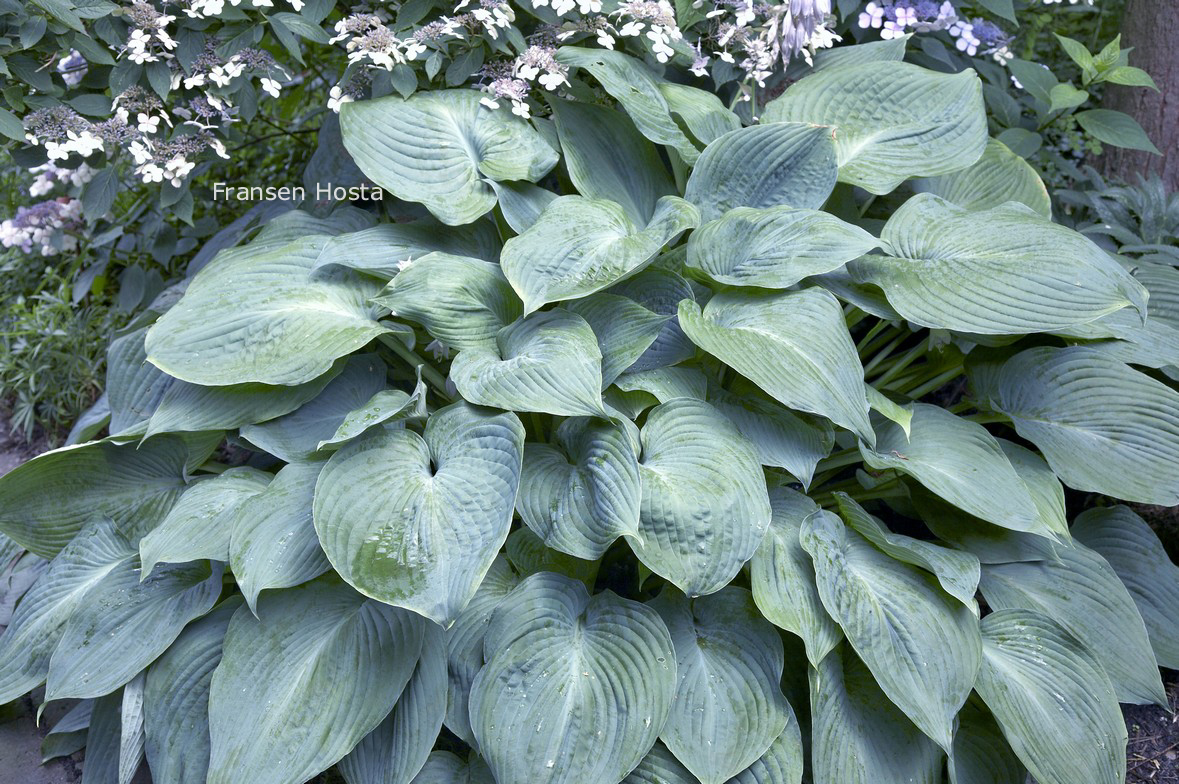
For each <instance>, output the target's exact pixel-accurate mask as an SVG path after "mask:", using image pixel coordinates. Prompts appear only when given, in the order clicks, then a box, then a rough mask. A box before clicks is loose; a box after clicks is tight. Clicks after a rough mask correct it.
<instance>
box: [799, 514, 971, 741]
mask: <svg viewBox="0 0 1179 784" xmlns="http://www.w3.org/2000/svg"><path fill="white" fill-rule="evenodd" d="M801 542H802V546H803V548H804V549H805V550H806V551H807V552H808V553H810V554H811V558H812V559H813V561H814V565H815V575H816V577H817V580H818V586H819V596H820V597H821V598H822V600H823V606H824V607H826V608H827V612H828V613H830V615H831V617H832V618H834V619H835V621H836V623H838V624H839V625H840V627H841V628H842V629H843V633H844V634H845V635H847V639H848V641H849V642H850V643H851V646H852V647H853V648H854V649H855V651H856V653H857V654H858V655H859V657H860V658H861V659H863V660H864V664H865V665H867V667H868V668H869V669H870V670H871V671H872V675H873V676H875V678H876V681H877V683H879V685H880V688H881V689H882V690H883V691H884V693H885V694H887V695H888V698H889V699H890V700H891V701H892V702H893V703H894V704H895V705H896V706H897V707H899V708H900V709H901V710H902V711H903V712H904V714H905V715H906V716H908V717H909V719H910V720H911V721H912V722H913V723H914V724H916V725H917V726H918V727H919V728H920V729H921V731H922V732H924V733H925V734H926V735H927V736H929V737H930V738H931V739H933V740H934V741H935V742H936V743H937V744H938V745H939V746H941V747H942V748H943V749H947V750H948V749H949V748H950V742H951V739H952V737H953V722H954V715H955V714H956V713H957V712H958V709H959V708H961V707H962V705H963V704H964V703H965V702H966V698H967V696H969V694H970V689H971V686H972V685H973V684H974V678H975V675H976V674H977V673H978V667H979V659H980V656H981V653H980V642H979V633H978V620H977V619H976V618H975V616H974V614H973V612H972V611H971V610H970V609H968V608H967V607H965V606H964V605H963V604H962V603H961V602H959V601H958V600H956V599H954V598H952V597H950V596H949V595H948V594H946V593H945V592H944V591H942V589H941V587H940V586H939V585H938V583H937V580H936V579H935V578H934V577H933V576H932V575H930V574H928V573H926V572H924V571H922V570H919V569H917V568H916V567H913V566H910V565H909V564H906V563H902V562H900V561H897V560H895V559H893V558H890V557H889V556H887V555H885V554H884V553H882V552H880V551H879V550H877V549H876V548H875V547H874V546H872V545H871V544H870V543H869V542H868V540H866V539H865V538H863V537H862V536H861V535H860V534H858V533H856V532H855V531H854V530H851V529H849V528H848V527H846V526H845V525H844V524H843V523H842V521H840V519H839V518H838V517H837V516H835V515H834V514H832V513H830V512H826V511H821V512H819V513H817V514H813V515H811V516H809V517H808V518H807V519H806V520H805V521H804V522H803V526H802V531H801ZM897 639H903V640H905V641H906V643H905V644H904V645H896V644H894V643H893V640H897Z"/></svg>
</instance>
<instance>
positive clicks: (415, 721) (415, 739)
mask: <svg viewBox="0 0 1179 784" xmlns="http://www.w3.org/2000/svg"><path fill="white" fill-rule="evenodd" d="M423 634H424V636H423V638H422V653H421V656H420V658H419V659H418V663H417V667H416V668H415V669H414V671H413V675H412V676H411V677H410V679H409V683H407V684H406V685H405V691H404V692H402V694H401V697H400V698H398V700H397V705H396V707H394V708H393V712H392V713H390V714H389V715H388V716H387V717H386V718H385V720H384V721H382V722H381V723H380V725H378V726H377V728H376V729H375V730H373V731H372V732H370V733H369V734H368V735H366V736H365V737H364V740H362V741H360V743H359V744H357V746H356V748H354V749H353V750H352V751H350V752H348V756H346V757H344V759H342V760H340V764H339V771H340V773H341V774H342V775H343V776H344V781H346V782H348V784H410V782H411V781H413V779H414V776H416V775H417V774H418V771H420V770H421V769H422V766H423V765H425V764H426V760H427V758H428V757H429V756H430V749H432V748H434V741H436V740H437V739H438V731H439V730H441V729H442V717H443V716H444V715H445V714H446V635H445V632H443V631H442V628H441V627H439V626H437V625H435V624H425V628H424V629H423Z"/></svg>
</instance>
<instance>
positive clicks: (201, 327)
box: [146, 236, 388, 386]
mask: <svg viewBox="0 0 1179 784" xmlns="http://www.w3.org/2000/svg"><path fill="white" fill-rule="evenodd" d="M327 239H328V238H327V237H326V236H312V237H304V238H303V239H299V240H295V241H294V242H292V243H290V244H289V245H284V246H281V247H278V248H272V249H266V250H258V251H254V250H253V249H252V248H250V246H246V247H245V248H243V249H241V252H239V253H237V254H235V255H233V256H225V255H224V254H223V255H220V256H218V257H217V258H216V259H214V260H213V261H212V262H211V263H210V264H209V265H208V266H207V267H205V268H204V269H202V270H201V271H200V272H199V273H198V274H197V275H196V277H194V278H193V279H192V281H191V282H190V283H189V284H188V289H187V290H186V291H185V293H184V297H183V298H182V299H181V300H180V302H178V303H176V305H174V306H173V307H172V309H171V310H169V311H168V312H167V313H165V314H164V315H163V316H162V317H160V320H159V321H157V322H156V323H155V325H154V326H153V327H152V328H151V330H149V331H148V333H147V340H146V346H147V356H148V359H150V360H151V362H152V363H153V364H154V365H156V366H157V367H159V368H161V369H162V370H164V371H165V372H166V373H168V374H169V375H172V376H175V377H176V378H179V379H181V380H183V381H188V382H190V383H193V384H203V385H207V386H224V385H228V384H242V383H246V382H256V383H259V384H283V385H295V384H304V383H307V382H308V381H311V380H313V379H316V378H318V377H320V376H322V375H323V374H324V373H326V372H328V370H329V369H330V368H331V366H332V364H333V363H334V362H335V361H336V359H337V358H338V357H342V356H344V355H345V354H349V353H351V352H353V351H355V350H356V349H358V348H360V347H361V346H363V345H365V344H366V343H368V342H369V341H370V340H372V339H373V338H374V337H376V336H377V335H380V334H381V333H383V332H386V331H388V330H387V328H386V327H383V326H381V325H380V324H379V323H377V321H376V319H375V316H376V315H377V311H376V310H375V309H374V307H373V305H371V304H370V303H369V298H370V297H372V296H373V295H375V294H376V293H377V291H378V290H379V284H378V283H376V282H375V281H373V280H371V279H366V278H362V277H360V276H359V275H357V274H355V273H353V272H351V271H349V270H345V269H342V268H333V269H332V270H325V271H322V272H319V273H316V274H315V275H312V274H311V269H312V266H313V265H314V264H315V260H316V259H317V258H318V257H319V253H320V251H321V250H322V249H323V246H324V243H325V242H326V241H327ZM293 345H294V346H298V347H299V350H298V351H291V350H290V347H291V346H293Z"/></svg>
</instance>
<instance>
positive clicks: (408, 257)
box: [312, 219, 502, 282]
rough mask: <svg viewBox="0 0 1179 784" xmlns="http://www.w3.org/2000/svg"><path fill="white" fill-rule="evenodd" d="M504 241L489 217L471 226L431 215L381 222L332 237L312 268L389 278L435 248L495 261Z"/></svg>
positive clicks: (387, 279)
mask: <svg viewBox="0 0 1179 784" xmlns="http://www.w3.org/2000/svg"><path fill="white" fill-rule="evenodd" d="M501 245H502V243H501V242H500V239H499V235H498V234H497V233H496V231H495V227H494V226H493V225H492V223H491V221H489V220H482V221H478V222H477V223H472V224H470V225H468V226H446V225H444V224H441V223H439V222H438V221H435V220H430V219H425V220H419V221H414V222H413V223H382V224H379V225H377V226H373V227H371V228H368V229H364V230H362V231H355V232H351V233H348V234H339V235H337V236H335V237H332V238H331V239H330V240H328V241H327V242H326V243H324V245H323V249H322V250H321V251H320V252H319V258H318V259H316V260H315V265H314V266H313V267H312V270H313V271H314V270H318V269H320V268H322V267H326V266H330V265H333V264H338V265H341V266H344V267H348V268H349V269H354V270H356V271H358V272H362V273H364V274H366V275H371V276H373V277H374V278H377V279H379V280H381V281H382V282H387V281H389V280H391V279H392V278H393V277H394V276H395V275H397V273H398V272H400V271H401V270H403V269H404V268H405V265H406V264H408V263H410V262H411V261H413V260H415V259H418V258H420V257H422V256H426V255H427V254H430V253H433V252H434V251H440V252H442V253H446V254H450V255H454V256H468V257H471V258H476V259H482V260H484V261H495V260H496V259H498V258H499V251H500V247H501Z"/></svg>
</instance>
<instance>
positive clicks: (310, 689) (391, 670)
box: [208, 578, 426, 784]
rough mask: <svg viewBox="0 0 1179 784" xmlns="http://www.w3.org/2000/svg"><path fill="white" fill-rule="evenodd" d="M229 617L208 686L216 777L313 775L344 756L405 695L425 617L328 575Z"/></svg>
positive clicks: (220, 783) (223, 783) (273, 781)
mask: <svg viewBox="0 0 1179 784" xmlns="http://www.w3.org/2000/svg"><path fill="white" fill-rule="evenodd" d="M258 610H259V612H258V618H255V617H254V616H253V615H252V614H251V613H250V612H249V611H248V610H247V609H246V608H244V607H242V608H239V609H238V610H237V612H236V613H234V615H233V619H232V620H231V621H230V622H229V630H228V631H227V632H226V635H225V647H224V652H223V655H222V657H221V663H220V664H218V665H217V669H216V670H215V671H214V673H213V680H212V686H211V688H210V692H209V726H210V732H211V751H210V759H209V778H208V784H236V782H240V781H243V780H245V781H250V782H251V784H288V782H292V781H306V780H307V779H310V778H312V777H313V776H315V775H316V774H317V773H319V772H321V771H323V770H325V769H327V768H328V767H330V766H331V765H333V764H335V763H336V762H338V761H339V760H340V759H341V758H343V756H344V755H345V754H347V753H348V752H349V751H351V750H352V749H353V748H354V747H355V746H356V744H357V743H359V742H360V740H361V739H362V738H364V736H366V735H368V734H369V733H370V732H372V731H373V730H374V729H376V727H377V725H378V724H380V723H381V721H382V720H383V719H384V718H385V717H386V716H388V715H389V712H390V711H391V710H392V709H393V706H394V705H395V704H396V702H397V699H398V697H400V696H401V694H402V691H403V690H404V689H405V686H406V684H407V683H408V682H409V679H410V676H411V675H412V674H413V671H414V667H415V665H416V663H417V661H418V658H419V655H420V653H421V650H422V646H423V636H424V634H425V623H426V622H425V621H424V620H423V619H422V618H420V617H419V616H416V615H414V614H413V613H410V612H406V611H405V610H400V609H398V608H396V607H390V606H388V605H386V604H382V603H380V602H375V601H372V600H371V599H365V597H363V596H361V595H360V594H358V593H356V592H355V591H353V590H352V589H351V588H349V587H348V586H347V585H345V584H343V583H342V582H340V581H338V580H336V579H334V578H332V579H329V578H324V579H322V580H317V581H315V582H312V583H309V584H307V585H304V586H300V587H298V588H290V589H287V590H284V591H279V592H276V593H272V594H269V595H267V596H266V597H264V598H263V599H262V601H261V602H260V603H259V607H258Z"/></svg>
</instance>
